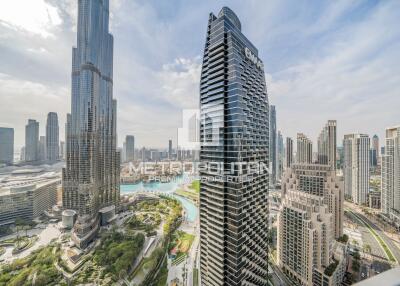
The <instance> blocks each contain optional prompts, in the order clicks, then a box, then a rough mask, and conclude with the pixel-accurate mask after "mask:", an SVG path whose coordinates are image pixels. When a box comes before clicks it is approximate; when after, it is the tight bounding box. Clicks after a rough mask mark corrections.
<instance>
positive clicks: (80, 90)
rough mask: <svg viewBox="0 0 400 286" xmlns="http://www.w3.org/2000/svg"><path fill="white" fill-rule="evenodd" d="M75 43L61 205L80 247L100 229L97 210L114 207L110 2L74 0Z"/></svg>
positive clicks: (115, 168)
mask: <svg viewBox="0 0 400 286" xmlns="http://www.w3.org/2000/svg"><path fill="white" fill-rule="evenodd" d="M78 3H79V4H78V28H77V32H78V35H77V47H76V48H73V49H72V87H71V115H68V116H67V124H66V127H67V131H66V136H67V138H66V143H67V152H66V153H67V154H66V156H67V157H66V167H65V169H64V170H63V207H64V208H65V209H73V210H76V211H77V213H78V218H77V220H76V222H75V225H74V230H73V233H72V239H73V240H74V242H75V243H76V244H77V245H78V246H79V247H81V248H85V247H86V246H87V244H88V243H89V242H90V241H92V240H93V238H94V237H95V236H96V234H97V232H98V229H99V210H100V209H101V208H104V207H111V208H112V207H118V204H119V200H120V191H119V176H120V155H119V152H117V151H116V143H117V142H116V124H117V123H116V122H117V119H116V105H117V103H116V100H115V99H113V93H112V90H113V37H112V35H111V34H110V33H109V32H108V20H109V1H108V0H79V2H78Z"/></svg>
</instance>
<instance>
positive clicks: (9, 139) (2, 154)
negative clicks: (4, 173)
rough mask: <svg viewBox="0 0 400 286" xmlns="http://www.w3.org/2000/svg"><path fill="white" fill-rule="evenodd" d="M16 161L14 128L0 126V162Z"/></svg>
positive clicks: (10, 162) (9, 162)
mask: <svg viewBox="0 0 400 286" xmlns="http://www.w3.org/2000/svg"><path fill="white" fill-rule="evenodd" d="M13 162H14V128H6V127H0V164H7V165H8V164H12V163H13Z"/></svg>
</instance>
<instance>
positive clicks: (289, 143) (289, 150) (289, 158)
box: [285, 137, 293, 168]
mask: <svg viewBox="0 0 400 286" xmlns="http://www.w3.org/2000/svg"><path fill="white" fill-rule="evenodd" d="M285 159H286V164H285V167H286V168H290V166H292V164H293V139H292V138H290V137H286V158H285Z"/></svg>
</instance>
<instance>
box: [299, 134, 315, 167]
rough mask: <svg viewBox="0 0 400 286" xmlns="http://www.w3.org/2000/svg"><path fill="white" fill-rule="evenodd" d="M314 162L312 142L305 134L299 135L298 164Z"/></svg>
mask: <svg viewBox="0 0 400 286" xmlns="http://www.w3.org/2000/svg"><path fill="white" fill-rule="evenodd" d="M312 161H313V144H312V141H311V140H310V139H309V138H308V137H307V136H306V135H304V134H303V133H297V150H296V162H297V163H307V164H311V163H312Z"/></svg>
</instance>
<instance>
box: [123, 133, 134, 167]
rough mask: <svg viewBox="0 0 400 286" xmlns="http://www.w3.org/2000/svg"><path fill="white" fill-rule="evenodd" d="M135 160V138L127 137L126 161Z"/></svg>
mask: <svg viewBox="0 0 400 286" xmlns="http://www.w3.org/2000/svg"><path fill="white" fill-rule="evenodd" d="M134 160H135V136H133V135H126V137H125V161H126V162H133V161H134Z"/></svg>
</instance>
